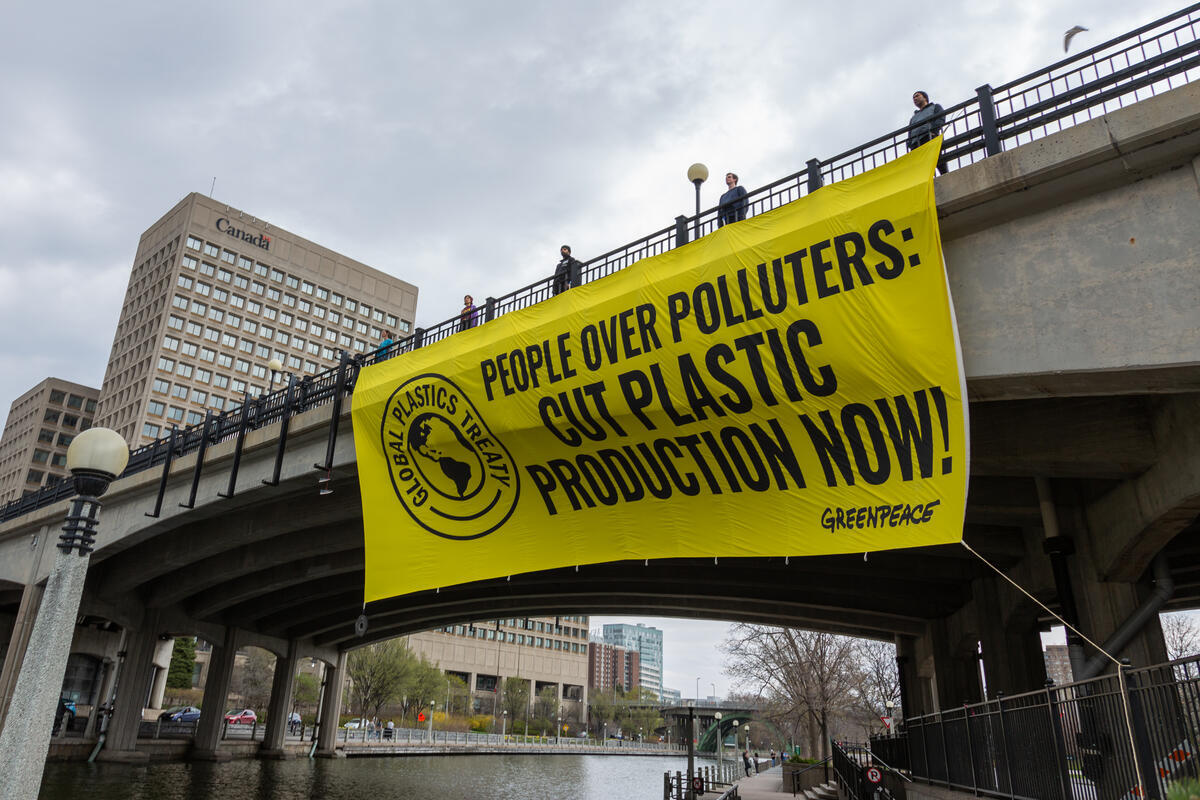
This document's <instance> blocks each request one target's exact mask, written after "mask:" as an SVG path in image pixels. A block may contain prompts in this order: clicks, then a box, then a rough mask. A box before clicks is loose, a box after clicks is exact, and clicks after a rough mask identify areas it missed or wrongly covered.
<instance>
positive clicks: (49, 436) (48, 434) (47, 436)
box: [38, 428, 54, 442]
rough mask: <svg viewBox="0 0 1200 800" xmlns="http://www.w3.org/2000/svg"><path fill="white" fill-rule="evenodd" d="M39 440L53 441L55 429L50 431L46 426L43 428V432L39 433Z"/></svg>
mask: <svg viewBox="0 0 1200 800" xmlns="http://www.w3.org/2000/svg"><path fill="white" fill-rule="evenodd" d="M38 441H39V442H53V441H54V431H48V430H46V429H45V428H42V430H41V432H39V433H38Z"/></svg>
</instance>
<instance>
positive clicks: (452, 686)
mask: <svg viewBox="0 0 1200 800" xmlns="http://www.w3.org/2000/svg"><path fill="white" fill-rule="evenodd" d="M446 682H447V683H448V684H449V685H448V686H447V690H448V693H449V695H450V708H449V709H448V713H450V714H459V715H462V716H466V715H467V714H469V713H470V711H471V690H470V689H469V688H468V687H467V682H466V681H465V680H463V679H462V678H460V677H459V676H457V675H450V674H446Z"/></svg>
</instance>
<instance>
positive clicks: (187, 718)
mask: <svg viewBox="0 0 1200 800" xmlns="http://www.w3.org/2000/svg"><path fill="white" fill-rule="evenodd" d="M158 718H159V719H160V720H162V721H163V722H195V721H196V720H198V719H200V709H198V708H196V707H195V706H173V707H172V708H168V709H167V710H165V711H163V712H162V713H161V714H159V715H158Z"/></svg>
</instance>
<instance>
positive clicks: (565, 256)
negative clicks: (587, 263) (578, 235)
mask: <svg viewBox="0 0 1200 800" xmlns="http://www.w3.org/2000/svg"><path fill="white" fill-rule="evenodd" d="M558 252H559V253H561V254H562V260H561V261H559V262H558V266H556V267H555V268H554V286H552V287H551V290H552V291H553V292H554V294H560V293H561V292H565V291H566V290H567V289H570V288H571V286H572V285H574V284H575V282H576V281H578V280H579V274H580V272H581V271H582V270H583V263H582V262H581V261H580V260H579V259H577V258H572V257H571V245H569V244H564V245H563V246H562V247H561V248H560V249H559V251H558Z"/></svg>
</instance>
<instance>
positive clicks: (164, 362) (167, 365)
mask: <svg viewBox="0 0 1200 800" xmlns="http://www.w3.org/2000/svg"><path fill="white" fill-rule="evenodd" d="M158 368H159V369H161V370H164V371H166V372H174V371H175V360H174V359H171V358H164V357H161V356H160V357H159V359H158Z"/></svg>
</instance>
